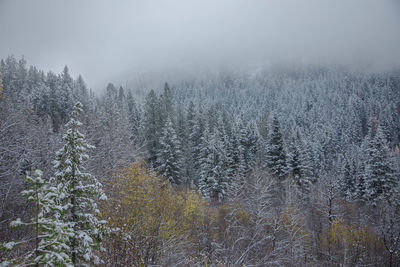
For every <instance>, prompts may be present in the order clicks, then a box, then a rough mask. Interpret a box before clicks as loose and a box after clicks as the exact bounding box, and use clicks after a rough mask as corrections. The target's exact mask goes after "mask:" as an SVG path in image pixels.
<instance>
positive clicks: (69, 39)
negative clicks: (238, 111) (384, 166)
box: [0, 0, 400, 87]
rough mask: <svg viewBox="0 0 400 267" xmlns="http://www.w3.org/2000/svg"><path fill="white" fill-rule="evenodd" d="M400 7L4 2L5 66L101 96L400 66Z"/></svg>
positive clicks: (249, 0) (366, 1)
mask: <svg viewBox="0 0 400 267" xmlns="http://www.w3.org/2000/svg"><path fill="white" fill-rule="evenodd" d="M399 2H400V1H397V0H291V1H289V0H142V1H139V0H130V1H100V0H96V1H88V0H86V1H85V0H72V1H57V0H48V1H33V0H9V1H8V0H0V36H1V37H0V57H1V58H4V57H6V56H7V55H11V54H13V55H15V56H16V57H21V56H22V55H24V57H25V58H26V59H27V61H28V63H29V64H33V65H36V66H38V67H39V68H42V69H44V70H46V71H47V70H52V71H54V72H57V73H58V72H60V71H61V69H62V67H63V66H64V65H65V64H66V65H68V66H69V68H70V70H71V72H72V74H73V75H74V76H76V75H77V74H78V73H81V74H82V75H83V77H84V79H85V80H86V81H87V83H88V84H89V85H90V86H91V87H105V85H106V83H107V82H108V81H113V82H116V83H122V82H123V81H118V79H127V78H128V77H129V76H132V75H135V73H146V72H152V71H158V72H163V71H166V70H174V71H176V72H179V71H180V70H187V69H191V68H193V69H196V68H199V67H201V68H205V69H207V68H218V67H221V66H233V67H243V66H257V65H262V64H267V63H269V62H296V63H297V62H300V63H304V62H316V63H335V64H350V65H357V64H361V65H364V64H367V65H369V66H374V67H378V68H381V67H393V66H400V4H399Z"/></svg>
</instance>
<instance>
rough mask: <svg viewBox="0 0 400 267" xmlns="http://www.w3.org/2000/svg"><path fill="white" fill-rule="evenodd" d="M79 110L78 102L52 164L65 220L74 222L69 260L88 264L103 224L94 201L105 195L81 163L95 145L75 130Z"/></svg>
mask: <svg viewBox="0 0 400 267" xmlns="http://www.w3.org/2000/svg"><path fill="white" fill-rule="evenodd" d="M81 112H82V106H81V104H80V103H79V102H78V103H77V104H75V106H74V111H73V112H72V116H71V119H70V121H69V122H68V123H67V124H66V128H67V130H66V132H65V134H64V136H63V140H64V142H65V143H64V146H63V147H62V148H61V149H60V150H59V151H58V152H57V154H56V160H55V161H54V162H53V164H54V169H55V170H56V173H55V183H56V186H57V188H58V189H59V190H60V191H61V192H60V195H59V199H60V201H61V203H62V204H63V205H67V203H69V209H68V210H67V214H66V216H65V217H64V220H65V222H68V223H72V225H73V235H72V236H71V238H70V242H69V244H68V245H69V247H70V251H71V260H72V263H73V264H74V265H89V264H90V263H91V262H96V261H97V257H96V255H95V254H94V250H95V249H97V248H98V247H99V245H100V244H99V242H100V241H101V238H102V231H101V229H102V227H103V226H104V224H105V221H100V220H99V219H98V218H97V216H96V215H97V214H98V213H100V211H99V208H98V204H97V201H98V200H106V199H107V198H106V196H105V194H104V193H103V190H102V185H101V183H100V182H99V181H98V180H97V179H96V178H95V177H94V176H92V175H91V174H90V173H86V172H85V167H84V165H83V163H84V161H85V160H87V159H88V158H89V156H88V154H87V153H88V150H89V149H92V148H94V147H93V146H91V145H89V144H87V143H86V142H85V140H84V136H83V134H81V133H80V132H79V130H78V128H79V127H80V126H81V125H82V123H81V122H79V120H78V116H79V114H80V113H81Z"/></svg>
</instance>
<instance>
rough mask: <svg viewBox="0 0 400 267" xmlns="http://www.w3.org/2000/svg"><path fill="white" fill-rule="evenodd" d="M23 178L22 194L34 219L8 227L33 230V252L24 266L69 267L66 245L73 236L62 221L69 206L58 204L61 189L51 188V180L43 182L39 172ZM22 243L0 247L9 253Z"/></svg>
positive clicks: (68, 223) (71, 225)
mask: <svg viewBox="0 0 400 267" xmlns="http://www.w3.org/2000/svg"><path fill="white" fill-rule="evenodd" d="M24 178H25V180H26V181H27V182H28V184H29V189H28V190H24V191H23V192H22V193H21V194H22V195H23V196H25V197H27V198H28V201H29V202H33V205H34V216H33V217H32V219H31V222H28V223H24V222H22V221H21V219H17V220H15V221H13V222H11V227H17V226H29V225H30V226H33V228H34V236H35V238H34V239H35V245H34V250H33V251H31V252H29V253H27V254H26V256H25V258H24V259H23V263H24V265H27V266H31V265H39V264H40V265H43V266H72V260H71V255H70V247H69V246H68V242H69V239H70V238H71V237H72V236H73V224H72V223H70V222H65V221H64V216H66V212H67V210H68V208H69V204H66V205H63V204H61V203H60V199H59V196H60V189H59V188H57V187H55V186H53V182H54V181H53V180H50V182H49V181H45V180H44V179H43V172H42V171H40V170H35V171H34V173H33V176H30V175H26V176H25V177H24ZM25 242H27V241H20V242H18V243H15V242H9V243H6V244H4V245H3V246H4V247H5V248H7V249H12V247H13V246H15V245H17V244H21V243H25Z"/></svg>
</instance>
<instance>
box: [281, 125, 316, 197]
mask: <svg viewBox="0 0 400 267" xmlns="http://www.w3.org/2000/svg"><path fill="white" fill-rule="evenodd" d="M294 135H295V136H292V138H291V141H290V143H289V147H288V155H287V172H288V173H289V174H291V175H292V176H293V179H294V180H295V181H296V184H297V186H298V188H299V189H300V190H301V192H302V193H303V194H304V193H309V192H310V187H311V184H312V183H314V182H315V178H314V174H313V171H312V160H311V151H310V149H309V147H308V146H307V144H306V143H305V142H304V140H303V138H302V136H301V134H300V132H299V131H298V130H297V131H296V133H295V134H294Z"/></svg>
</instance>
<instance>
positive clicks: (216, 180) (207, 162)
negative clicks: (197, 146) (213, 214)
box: [198, 127, 230, 201]
mask: <svg viewBox="0 0 400 267" xmlns="http://www.w3.org/2000/svg"><path fill="white" fill-rule="evenodd" d="M215 131H216V132H214V133H212V134H209V130H208V127H207V128H206V131H205V133H204V136H203V137H202V142H201V144H202V145H201V158H200V159H201V162H200V178H199V185H198V188H199V192H200V193H201V194H202V195H203V197H205V198H206V199H214V200H218V201H221V200H222V199H223V198H224V196H225V195H226V193H227V190H228V188H229V185H230V184H229V177H228V160H227V158H226V151H225V148H224V143H223V142H222V140H221V138H220V136H221V133H219V131H218V129H215Z"/></svg>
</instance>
